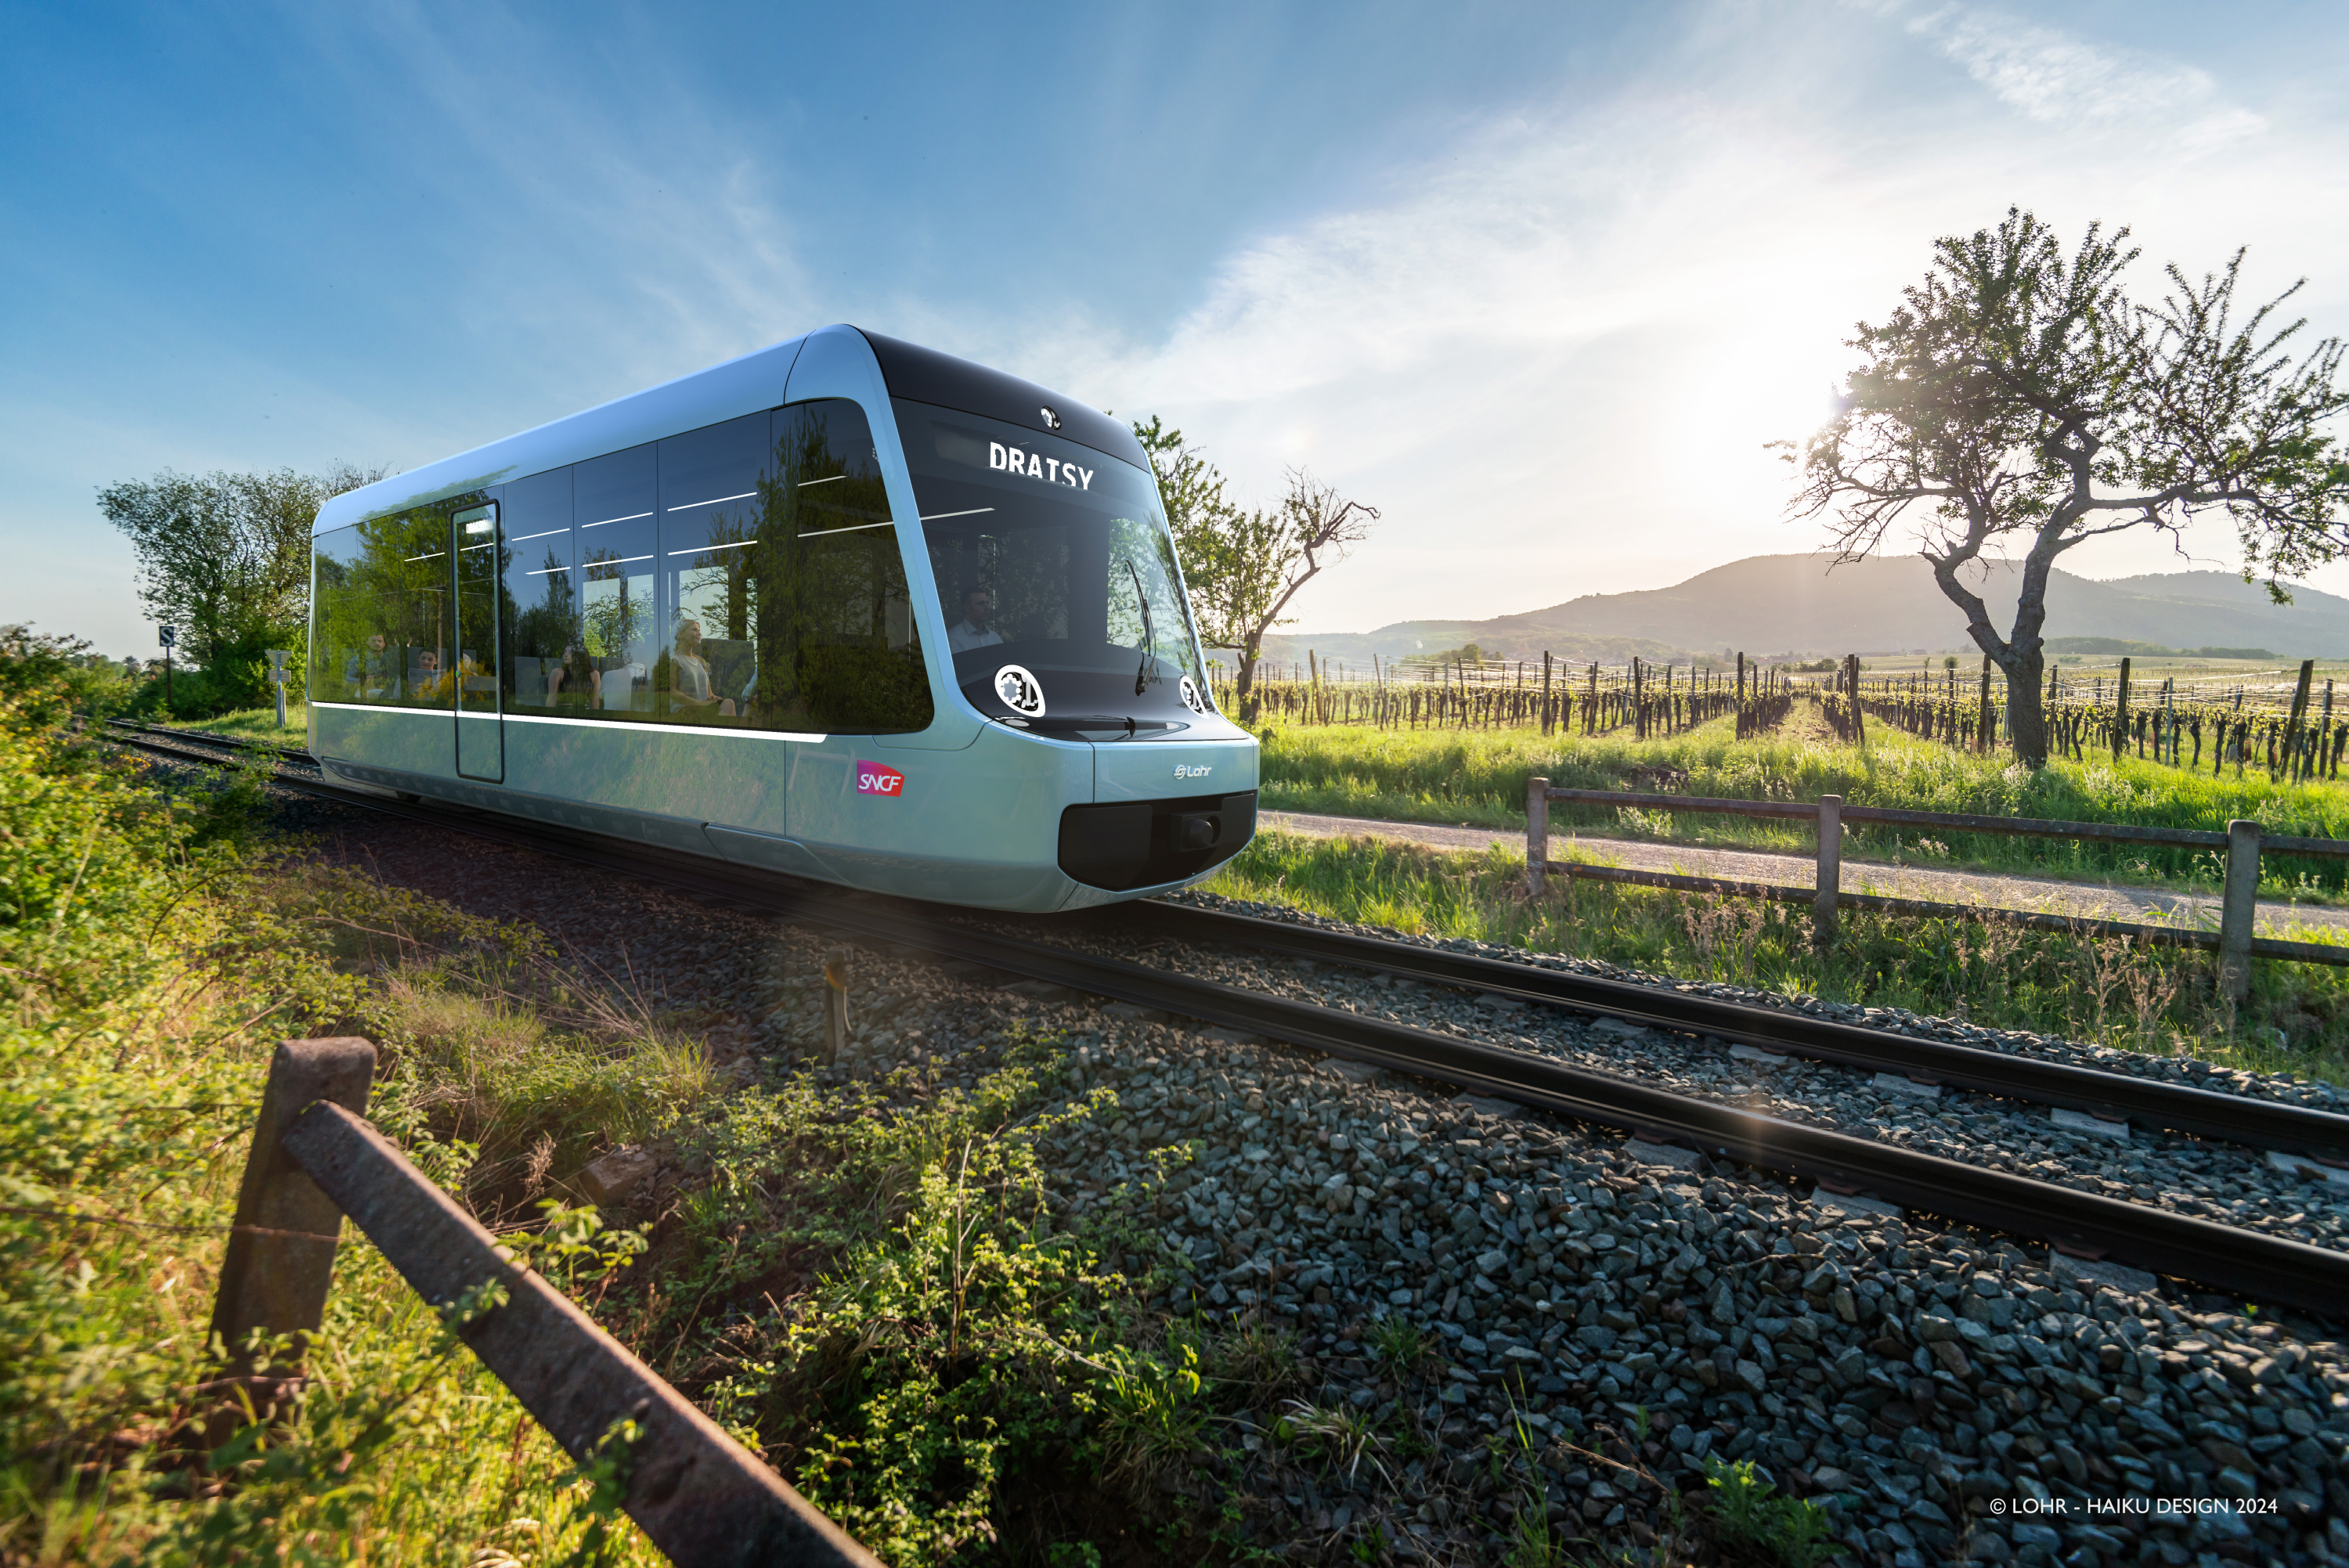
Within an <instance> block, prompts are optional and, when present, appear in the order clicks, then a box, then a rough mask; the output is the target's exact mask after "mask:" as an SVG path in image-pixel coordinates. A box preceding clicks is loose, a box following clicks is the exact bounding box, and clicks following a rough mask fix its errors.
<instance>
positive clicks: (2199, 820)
mask: <svg viewBox="0 0 2349 1568" xmlns="http://www.w3.org/2000/svg"><path fill="white" fill-rule="evenodd" d="M2205 760H2206V765H2207V760H2208V759H2207V758H2206V759H2205ZM1537 775H1538V776H1543V777H1547V779H1549V781H1550V782H1551V783H1552V784H1553V785H1555V786H1557V787H1559V788H1561V789H1625V790H1649V791H1656V790H1661V791H1665V792H1672V793H1679V794H1685V795H1700V796H1718V797H1727V798H1731V799H1749V800H1816V799H1818V798H1819V797H1820V796H1822V795H1827V794H1839V795H1841V796H1842V797H1843V798H1844V799H1845V801H1846V802H1847V803H1848V804H1851V805H1865V806H1883V807H1892V808H1898V809H1902V810H1918V811H1946V812H1956V813H1967V814H1973V815H1982V816H2008V817H2041V818H2052V819H2055V820H2064V821H2081V822H2130V823H2137V824H2142V825H2145V826H2150V827H2167V828H2193V829H2201V830H2209V831H2224V830H2225V829H2226V826H2227V823H2228V822H2229V820H2231V819H2234V818H2237V817H2247V818H2250V819H2251V820H2255V821H2258V822H2260V823H2261V824H2262V825H2263V827H2264V828H2265V829H2266V830H2267V831H2269V832H2271V833H2279V834H2292V835H2304V836H2307V837H2311V838H2328V837H2332V838H2344V837H2349V782H2338V783H2323V782H2317V783H2310V784H2302V785H2290V786H2283V785H2273V784H2271V783H2270V782H2269V781H2268V778H2267V775H2266V773H2265V772H2264V771H2263V770H2261V769H2246V770H2245V771H2244V773H2243V775H2242V777H2241V778H2240V779H2238V778H2237V777H2236V775H2235V770H2234V769H2233V768H2231V767H2230V768H2229V769H2227V771H2226V774H2225V776H2224V777H2223V778H2216V779H2214V778H2212V777H2211V776H2210V774H2209V772H2208V771H2207V766H2206V770H2205V771H2202V772H2199V773H2191V772H2186V771H2182V770H2180V769H2175V768H2168V767H2165V766H2162V765H2161V764H2158V763H2154V762H2148V761H2140V760H2138V759H2137V758H2134V757H2125V758H2121V759H2119V760H2118V761H2115V760H2113V759H2111V758H2101V759H2098V760H2094V761H2090V762H2086V763H2078V762H2070V761H2056V762H2051V763H2050V764H2049V765H2048V766H2047V767H2045V768H2044V769H2039V770H2037V771H2036V772H2033V771H2032V770H2030V769H2025V768H2023V767H2021V766H2019V765H2018V764H2016V763H2015V762H2013V760H2012V758H2007V757H2002V756H1991V757H1975V756H1971V755H1969V754H1967V753H1964V752H1960V751H1955V750H1952V749H1951V748H1948V747H1946V746H1941V745H1939V744H1936V743H1933V742H1929V741H1923V740H1919V739H1916V738H1913V737H1909V736H1906V735H1902V734H1900V733H1899V732H1898V731H1894V730H1890V729H1888V728H1885V727H1881V726H1878V727H1874V728H1871V729H1870V731H1869V734H1868V741H1867V743H1866V744H1865V745H1858V746H1853V745H1845V744H1842V743H1839V742H1837V741H1835V740H1834V739H1833V738H1831V737H1829V736H1828V735H1827V734H1826V732H1825V730H1824V729H1823V728H1821V727H1818V726H1817V725H1816V721H1815V717H1814V713H1813V710H1812V709H1811V708H1809V707H1803V706H1798V707H1796V709H1795V718H1794V719H1793V720H1791V721H1790V722H1789V724H1788V725H1787V726H1786V727H1785V728H1784V729H1783V730H1782V731H1781V732H1780V733H1779V734H1777V735H1774V736H1766V737H1763V738H1758V739H1754V740H1745V741H1740V740H1739V739H1737V738H1736V736H1735V733H1734V729H1733V723H1732V721H1731V720H1728V719H1720V720H1716V721H1714V722H1713V723H1711V724H1707V725H1703V726H1701V727H1698V728H1696V729H1692V730H1690V731H1688V732H1687V733H1686V734H1683V735H1676V736H1672V737H1670V738H1662V739H1657V740H1647V741H1640V740H1631V739H1628V738H1619V737H1614V736H1600V737H1597V738H1583V737H1580V736H1554V737H1548V738H1545V737H1543V736H1541V735H1539V734H1537V733H1535V732H1533V731H1531V730H1378V729H1369V728H1361V727H1345V726H1327V727H1301V728H1283V727H1273V728H1269V729H1268V730H1267V731H1266V732H1265V736H1264V753H1263V775H1262V779H1263V782H1262V789H1261V797H1260V799H1261V804H1262V805H1263V807H1264V809H1265V810H1275V811H1316V812H1327V813H1330V814H1333V815H1337V816H1347V817H1368V818H1385V819H1389V820H1397V821H1412V822H1443V823H1454V824H1461V825H1465V826H1472V827H1487V828H1501V829H1516V830H1520V831H1522V830H1523V829H1524V827H1525V820H1526V815H1525V805H1526V779H1529V778H1533V777H1535V776H1537ZM1550 820H1551V822H1552V824H1553V826H1555V827H1557V828H1558V829H1561V830H1567V829H1574V828H1579V829H1581V830H1585V831H1588V832H1593V833H1603V834H1606V835H1609V836H1612V837H1619V838H1634V839H1649V840H1658V841H1670V842H1672V843H1682V844H1692V845H1700V846H1707V847H1723V848H1739V849H1757V850H1773V851H1781V852H1785V853H1795V854H1807V853H1809V852H1810V851H1811V849H1812V834H1811V831H1810V830H1809V829H1808V827H1806V826H1805V825H1803V824H1801V823H1778V822H1771V821H1760V820H1746V819H1743V818H1736V817H1724V816H1713V815H1699V814H1696V813H1682V814H1678V815H1675V814H1672V813H1669V812H1662V811H1647V810H1627V809H1620V808H1605V807H1581V806H1576V805H1570V804H1569V803H1568V802H1565V801H1559V802H1557V803H1555V804H1553V805H1552V806H1551V808H1550ZM1845 833H1846V850H1845V852H1846V853H1847V854H1848V855H1853V856H1866V857H1868V858H1873V859H1894V860H1899V861H1906V862H1909V863H1912V864H1916V865H1926V866H1964V867H1970V868H1977V869H1981V870H1987V871H2003V872H2026V873H2030V874H2033V875H2040V876H2058V877H2079V878H2086V879H2093V880H2095V881H2104V880H2106V879H2107V878H2110V879H2113V880H2116V881H2121V882H2139V883H2145V884H2148V885H2153V886H2162V887H2172V888H2180V889H2191V890H2197V891H2204V892H2215V891H2216V890H2217V888H2218V887H2219V885H2220V872H2221V856H2220V851H2215V850H2208V851H2197V850H2187V849H2161V848H2157V847H2153V846H2142V845H2107V844H2083V843H2076V842H2072V841H2065V840H2055V839H2011V838H1997V837H1993V836H1992V835H1989V834H1984V833H1946V834H1940V835H1930V834H1922V835H1920V833H1918V832H1916V831H1915V830H1898V831H1896V830H1890V829H1882V828H1878V829H1863V828H1859V827H1856V826H1847V828H1846V829H1845ZM2261 893H2262V895H2264V896H2270V897H2277V898H2299V899H2302V900H2308V901H2313V902H2320V903H2335V902H2339V901H2340V900H2341V899H2342V898H2343V897H2344V894H2349V861H2310V860H2305V859H2302V860H2293V859H2291V858H2289V857H2285V856H2278V855H2267V856H2262V857H2261Z"/></svg>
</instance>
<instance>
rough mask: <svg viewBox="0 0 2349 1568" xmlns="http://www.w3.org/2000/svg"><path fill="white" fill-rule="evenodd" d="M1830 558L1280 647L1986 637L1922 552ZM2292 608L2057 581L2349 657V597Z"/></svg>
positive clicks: (1621, 649)
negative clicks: (1972, 628)
mask: <svg viewBox="0 0 2349 1568" xmlns="http://www.w3.org/2000/svg"><path fill="white" fill-rule="evenodd" d="M1829 564H1830V563H1829V559H1828V558H1827V557H1826V556H1824V555H1755V556H1749V557H1748V558H1746V559H1745V560H1743V561H1733V562H1730V563H1729V564H1727V565H1725V566H1716V567H1714V568H1713V569H1712V570H1711V571H1709V572H1701V573H1697V574H1696V575H1695V576H1694V577H1692V578H1690V579H1689V580H1688V581H1687V582H1685V583H1676V584H1674V585H1673V586H1671V587H1670V588H1654V589H1647V590H1643V591H1640V592H1637V593H1590V594H1585V595H1583V596H1582V597H1580V598H1578V599H1569V600H1568V601H1566V602H1565V603H1560V604H1553V605H1550V606H1549V607H1548V608H1547V609H1541V610H1528V611H1526V612H1524V613H1523V614H1515V615H1500V616H1495V617H1494V618H1493V619H1491V620H1485V621H1451V620H1446V621H1401V622H1397V623H1395V624H1392V625H1389V626H1381V627H1380V628H1379V629H1378V630H1376V631H1373V632H1362V633H1346V634H1316V635H1313V636H1310V637H1293V636H1276V637H1273V638H1268V640H1267V646H1266V650H1265V655H1266V657H1267V658H1269V659H1275V660H1281V661H1287V660H1289V659H1299V660H1301V659H1302V658H1303V657H1304V656H1305V655H1304V650H1305V648H1306V646H1307V645H1310V646H1311V647H1312V648H1313V649H1314V651H1315V652H1317V653H1319V654H1322V655H1328V656H1330V657H1333V658H1338V659H1342V660H1345V661H1347V662H1349V663H1354V664H1364V665H1367V664H1368V663H1369V662H1370V660H1371V655H1373V654H1376V655H1378V656H1379V657H1381V658H1382V659H1385V658H1401V657H1406V656H1408V655H1412V654H1415V653H1433V652H1434V651H1436V650H1438V649H1442V648H1455V647H1458V646H1460V645H1462V644H1464V643H1469V642H1473V643H1475V644H1476V645H1478V646H1479V647H1480V648H1483V649H1485V651H1486V652H1487V653H1488V654H1492V655H1495V656H1497V657H1502V658H1539V657H1540V656H1541V655H1542V652H1543V650H1544V649H1547V650H1548V651H1549V652H1551V653H1553V654H1556V655H1559V656H1560V657H1563V658H1568V659H1576V660H1581V659H1590V658H1598V659H1601V660H1606V661H1609V662H1613V661H1616V660H1619V659H1621V658H1623V657H1625V656H1627V655H1630V654H1634V653H1636V654H1639V655H1641V656H1642V657H1655V658H1662V657H1669V656H1671V655H1674V654H1684V653H1685V651H1686V650H1690V649H1694V650H1696V651H1698V652H1713V653H1718V652H1720V651H1721V650H1723V649H1729V648H1741V649H1743V650H1744V651H1745V652H1747V653H1749V654H1755V655H1764V654H1770V655H1775V654H1793V653H1800V654H1806V655H1816V654H1841V653H1863V654H1867V653H1895V652H1912V651H1918V650H1930V651H1935V652H1939V651H1940V650H1943V649H1958V648H1968V647H1971V642H1970V641H1969V639H1968V638H1967V636H1966V633H1965V621H1964V618H1963V617H1962V616H1961V615H1960V614H1959V613H1958V611H1957V608H1956V606H1954V605H1952V604H1951V603H1950V602H1949V601H1948V600H1947V599H1945V598H1944V597H1942V595H1941V592H1940V588H1939V587H1938V586H1937V585H1936V584H1935V583H1934V582H1933V573H1932V568H1931V567H1930V566H1928V565H1927V564H1926V563H1925V562H1923V561H1921V560H1919V559H1918V558H1917V557H1915V556H1898V557H1893V558H1890V559H1878V560H1869V561H1862V562H1854V563H1851V564H1847V565H1844V566H1837V567H1835V568H1834V569H1833V570H1829ZM2016 577H2017V567H2016V565H2015V563H2013V562H2003V561H2002V562H1992V563H1991V565H1990V566H1989V567H1988V569H1987V570H1986V571H1984V572H1982V573H1977V574H1975V575H1973V576H1971V577H1970V578H1969V580H1968V583H1969V586H1971V587H1972V588H1973V589H1974V591H1975V592H1977V593H1981V594H1982V597H1983V598H1984V600H1986V601H1987V602H1988V603H1989V604H1990V606H1991V612H1992V618H1993V619H1994V621H1995V622H1996V623H1997V624H1999V625H2000V626H2001V627H2003V626H2005V625H2007V624H2009V623H2010V622H2011V621H2012V620H2013V615H2014V599H2015V582H2016ZM2293 599H2294V602H2293V603H2292V604H2290V605H2277V604H2271V603H2269V602H2268V597H2267V593H2266V590H2264V589H2262V588H2260V587H2257V586H2254V585H2251V584H2248V583H2244V582H2242V581H2241V580H2240V578H2237V577H2234V576H2231V575H2230V574H2229V573H2223V572H2179V573H2156V574H2152V575H2147V576H2139V577H2127V578H2121V579H2118V580H2116V581H2114V582H2109V583H2098V582H2094V581H2091V580H2090V579H2088V578H2085V577H2076V576H2074V575H2073V574H2072V573H2068V572H2062V571H2058V572H2057V573H2054V576H2053V577H2052V578H2051V579H2050V580H2049V583H2048V589H2047V632H2046V634H2047V635H2048V636H2051V637H2119V638H2126V639H2127V640H2129V641H2132V642H2145V643H2158V644H2161V645H2166V646H2169V647H2179V648H2188V647H2204V646H2222V647H2265V648H2272V649H2274V650H2275V651H2276V652H2277V653H2278V654H2279V655H2283V656H2285V657H2291V658H2309V657H2316V658H2337V657H2342V656H2344V655H2349V599H2343V598H2339V597H2337V596H2335V595H2333V594H2331V593H2319V592H2317V591H2316V590H2315V589H2313V588H2302V589H2299V590H2297V591H2296V592H2295V593H2294V595H2293Z"/></svg>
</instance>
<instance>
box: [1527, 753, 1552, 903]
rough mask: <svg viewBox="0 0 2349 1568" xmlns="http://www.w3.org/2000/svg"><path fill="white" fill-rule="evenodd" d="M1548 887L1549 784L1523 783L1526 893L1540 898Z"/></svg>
mask: <svg viewBox="0 0 2349 1568" xmlns="http://www.w3.org/2000/svg"><path fill="white" fill-rule="evenodd" d="M1548 885H1549V780H1548V779H1527V780H1526V892H1529V893H1531V894H1533V895H1534V896H1535V897H1536V898H1539V897H1540V896H1541V894H1542V890H1543V889H1544V888H1546V887H1547V886H1548Z"/></svg>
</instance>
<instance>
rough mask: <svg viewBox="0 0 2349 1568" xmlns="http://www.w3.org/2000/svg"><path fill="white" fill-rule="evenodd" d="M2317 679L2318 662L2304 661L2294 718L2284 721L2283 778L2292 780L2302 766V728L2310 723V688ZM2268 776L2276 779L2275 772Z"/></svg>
mask: <svg viewBox="0 0 2349 1568" xmlns="http://www.w3.org/2000/svg"><path fill="white" fill-rule="evenodd" d="M2315 678H2316V661H2315V660H2314V659H2302V661H2301V662H2300V684H2299V686H2296V687H2295V688H2294V689H2293V691H2292V716H2291V717H2289V718H2287V719H2285V720H2284V727H2283V757H2282V763H2283V776H2284V778H2285V779H2291V778H2292V774H2293V772H2294V770H2295V769H2297V768H2298V767H2299V765H2300V732H2301V727H2302V725H2304V724H2305V723H2306V722H2307V721H2308V688H2309V686H2310V685H2311V683H2313V681H2314V680H2315ZM2268 776H2269V777H2270V778H2271V779H2272V778H2273V777H2275V773H2274V770H2273V769H2270V771H2269V775H2268Z"/></svg>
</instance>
